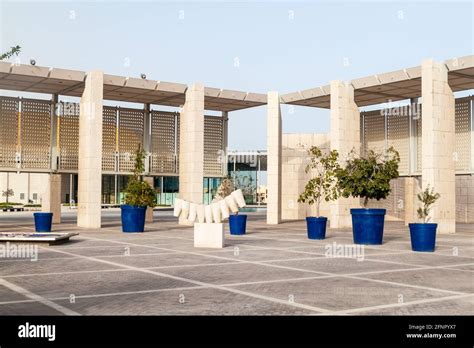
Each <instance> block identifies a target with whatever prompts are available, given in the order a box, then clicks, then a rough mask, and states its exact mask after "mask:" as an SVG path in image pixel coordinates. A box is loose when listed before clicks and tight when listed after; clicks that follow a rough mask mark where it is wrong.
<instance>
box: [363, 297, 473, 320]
mask: <svg viewBox="0 0 474 348" xmlns="http://www.w3.org/2000/svg"><path fill="white" fill-rule="evenodd" d="M473 313H474V297H470V298H462V299H453V300H444V301H437V302H429V303H420V304H413V305H407V306H401V307H394V308H381V309H374V310H371V311H364V312H360V313H355V314H359V315H435V316H440V315H453V314H454V315H472V314H473Z"/></svg>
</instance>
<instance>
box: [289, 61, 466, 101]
mask: <svg viewBox="0 0 474 348" xmlns="http://www.w3.org/2000/svg"><path fill="white" fill-rule="evenodd" d="M444 64H445V65H446V67H447V68H448V83H449V85H450V87H451V89H452V90H453V92H458V91H463V90H469V89H474V56H466V57H462V58H455V59H449V60H447V61H445V62H444ZM350 84H352V86H353V87H354V100H355V102H356V104H357V105H358V106H368V105H375V104H381V103H385V102H388V101H397V100H403V99H410V98H418V97H421V66H417V67H412V68H407V69H402V70H397V71H392V72H389V73H384V74H380V75H371V76H367V77H363V78H359V79H354V80H352V81H350ZM330 96H331V91H330V88H329V86H328V85H327V86H323V87H317V88H311V89H307V90H304V91H300V92H294V93H289V94H285V95H282V96H281V101H282V102H283V103H286V104H293V105H302V106H311V107H318V108H329V107H330Z"/></svg>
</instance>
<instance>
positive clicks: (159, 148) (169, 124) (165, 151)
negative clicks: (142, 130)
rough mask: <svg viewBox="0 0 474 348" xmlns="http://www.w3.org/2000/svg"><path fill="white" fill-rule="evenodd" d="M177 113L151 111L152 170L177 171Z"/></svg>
mask: <svg viewBox="0 0 474 348" xmlns="http://www.w3.org/2000/svg"><path fill="white" fill-rule="evenodd" d="M176 128H177V127H176V114H175V113H168V112H160V111H153V112H152V113H151V172H152V173H156V174H163V173H176V165H175V157H176V156H175V155H176V153H177V146H176V145H177V139H176V132H177V129H176Z"/></svg>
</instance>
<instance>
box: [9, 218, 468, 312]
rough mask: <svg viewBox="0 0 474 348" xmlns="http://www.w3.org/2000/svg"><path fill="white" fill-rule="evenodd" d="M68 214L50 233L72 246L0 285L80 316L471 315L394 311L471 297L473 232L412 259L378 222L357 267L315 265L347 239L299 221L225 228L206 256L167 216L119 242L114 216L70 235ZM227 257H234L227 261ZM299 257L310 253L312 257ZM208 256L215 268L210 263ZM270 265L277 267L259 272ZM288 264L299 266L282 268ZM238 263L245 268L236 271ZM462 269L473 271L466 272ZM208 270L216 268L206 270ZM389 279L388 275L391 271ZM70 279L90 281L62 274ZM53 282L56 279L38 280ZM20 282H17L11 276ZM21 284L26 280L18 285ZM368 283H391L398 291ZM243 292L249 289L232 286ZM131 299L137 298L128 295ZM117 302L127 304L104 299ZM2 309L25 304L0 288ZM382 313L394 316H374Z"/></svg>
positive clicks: (400, 227)
mask: <svg viewBox="0 0 474 348" xmlns="http://www.w3.org/2000/svg"><path fill="white" fill-rule="evenodd" d="M74 214H75V212H73V213H69V212H68V213H67V214H63V215H64V216H63V217H64V219H63V220H64V221H65V223H63V224H61V225H55V226H54V230H55V231H79V232H80V233H81V235H80V236H78V237H75V238H73V239H72V240H71V242H70V243H68V244H63V245H58V246H50V247H48V246H43V247H41V248H40V249H39V253H40V254H39V261H37V262H30V261H19V260H14V261H13V260H7V259H3V260H0V277H1V276H2V275H3V276H5V277H7V278H6V280H8V281H11V282H12V283H14V284H17V285H19V286H22V287H24V288H26V289H28V290H30V291H32V292H33V293H37V294H40V295H42V296H45V297H51V298H53V299H54V301H56V302H58V303H61V304H62V305H64V306H66V307H68V308H71V309H73V310H78V309H79V310H78V311H79V312H80V313H87V314H132V315H134V314H185V315H186V314H193V315H202V314H226V315H227V314H229V315H236V314H243V315H246V314H257V315H259V314H276V315H278V314H290V315H291V314H315V313H318V312H319V311H318V310H317V308H321V309H323V310H325V311H328V310H329V311H342V312H340V313H342V314H344V311H349V312H350V313H354V314H358V312H357V309H358V308H361V309H364V308H366V307H371V306H378V308H369V310H368V312H365V311H364V312H361V314H364V313H367V314H372V313H373V314H403V313H406V314H434V315H436V314H465V313H468V312H469V311H471V313H472V310H471V309H470V306H472V301H471V300H470V299H465V298H463V299H453V300H450V299H446V300H442V299H441V300H440V301H439V302H436V303H434V302H433V303H422V304H407V305H406V306H405V305H403V304H402V305H399V304H398V300H399V298H398V296H399V295H400V294H402V295H403V297H404V298H403V299H404V301H405V304H406V302H408V301H419V300H422V301H423V300H426V299H440V298H441V296H443V297H445V296H452V295H450V293H446V292H442V291H437V290H440V289H444V290H451V291H460V292H463V293H472V292H473V275H472V274H473V273H472V271H473V270H474V266H473V265H474V262H473V260H474V238H473V234H472V233H471V231H473V230H474V228H473V226H474V225H464V226H461V227H462V228H461V230H463V231H464V232H461V233H457V234H455V235H438V243H437V250H436V252H435V253H432V254H425V253H423V254H422V253H414V252H412V251H411V245H410V237H409V233H408V229H407V227H406V226H404V224H403V223H401V222H386V226H385V236H384V244H383V245H381V246H370V247H365V249H364V257H365V258H366V261H362V262H358V261H356V260H354V259H342V258H331V259H329V258H326V257H322V256H324V252H325V251H326V249H325V248H326V246H328V245H332V243H334V242H335V243H337V244H346V245H351V244H352V243H353V240H352V231H351V229H343V230H340V229H338V230H334V229H329V230H328V233H327V237H328V238H327V239H326V240H324V241H313V240H309V239H307V235H306V225H305V222H304V221H296V222H285V223H283V224H281V225H278V226H268V225H266V220H265V216H264V215H255V214H248V223H247V228H248V230H247V232H248V234H247V235H245V236H231V235H230V234H229V232H228V224H227V223H226V224H225V230H226V247H225V248H223V249H220V250H215V249H204V248H202V249H201V248H200V249H196V248H194V246H193V229H192V228H189V227H183V226H179V225H178V224H177V221H176V219H175V218H173V217H172V216H171V215H170V214H171V213H169V212H167V213H162V212H160V214H159V216H157V220H156V222H155V223H153V224H147V227H146V232H145V233H141V234H127V233H122V232H121V226H120V222H119V221H118V219H117V218H118V215H117V214H118V213H117V212H115V213H113V214H115V216H111V215H110V213H109V212H108V211H107V212H104V214H103V226H104V228H103V229H101V230H90V231H89V230H87V231H85V230H82V229H78V228H77V227H76V225H75V220H74V219H75V217H74ZM165 214H168V215H165ZM155 216H156V213H155ZM30 218H31V217H30ZM10 220H11V221H10ZM10 220H8V219H5V220H4V219H2V221H1V222H0V229H12V228H16V229H18V230H19V231H28V230H33V228H32V221H33V220H32V218H31V219H30V220H31V222H28V223H24V221H25V220H24V218H16V215H15V217H12V218H10ZM28 221H29V220H28ZM94 239H99V240H94ZM453 247H456V248H457V252H458V256H453ZM127 248H130V249H129V250H130V253H131V256H125V255H124V252H126V251H127V250H128V249H127ZM54 250H59V251H60V250H64V251H67V252H71V253H74V254H79V255H82V256H85V257H88V256H92V257H96V258H97V257H101V258H102V259H103V260H105V261H113V262H116V263H118V264H126V265H130V266H133V267H137V268H143V267H153V266H157V267H158V268H153V271H155V272H161V273H166V274H170V275H174V276H177V277H184V278H188V279H193V280H195V281H201V282H205V283H209V284H235V285H233V286H232V288H235V289H238V290H244V291H250V293H251V294H254V295H255V296H264V297H262V298H255V297H251V296H247V295H242V294H235V293H231V292H229V291H224V290H218V289H212V288H205V289H202V288H198V287H196V285H195V284H194V283H192V282H189V281H180V280H173V279H170V278H168V277H161V276H158V275H153V274H147V273H144V272H140V271H139V270H138V269H137V270H136V271H135V270H133V271H132V270H124V269H123V268H120V267H115V266H113V265H108V264H104V263H101V262H99V261H94V260H88V259H84V258H81V257H78V258H72V257H70V256H69V255H65V254H61V253H59V252H55V251H54ZM236 250H238V252H239V255H235V252H236ZM180 252H181V253H180ZM183 252H184V253H183ZM308 253H314V255H312V254H308ZM396 253H398V254H396ZM139 254H150V255H139ZM212 256H214V257H212ZM216 256H217V257H221V258H220V259H219V258H216ZM318 257H319V258H318ZM227 258H228V259H229V260H227ZM276 259H278V260H284V261H275V262H266V261H270V260H276ZM293 259H299V260H297V261H291V260H293ZM369 260H371V261H369ZM239 261H244V262H242V263H239ZM382 261H390V262H398V263H401V264H396V263H387V262H382ZM459 261H462V263H469V265H467V266H455V265H456V264H458V263H461V262H459ZM254 262H258V263H259V264H255V263H254ZM471 262H472V264H473V265H470V263H471ZM209 263H213V264H218V265H214V266H210V265H206V264H209ZM409 263H413V264H419V265H424V266H425V267H426V266H442V267H445V268H436V269H423V268H420V269H419V270H418V269H417V270H415V271H407V270H403V269H406V268H413V266H411V265H407V264H409ZM203 265H206V266H203ZM277 265H279V266H284V267H290V268H295V270H292V269H284V268H277V267H275V266H277ZM173 266H176V267H173ZM159 267H171V268H159ZM448 267H449V268H448ZM395 269H397V271H394V270H395ZM401 269H402V270H401ZM107 270H113V271H107ZM79 271H91V272H90V273H74V274H65V273H64V272H79ZM54 272H59V273H62V274H60V275H48V276H47V275H39V274H41V273H54ZM324 272H329V273H330V274H331V275H333V276H331V277H328V276H327V275H325V274H327V273H324ZM363 272H382V273H377V274H376V273H373V274H367V275H358V276H357V277H358V278H359V277H360V278H363V280H362V279H355V278H350V276H349V277H340V276H338V275H343V274H352V273H363ZM19 274H23V275H25V276H24V277H20V276H16V277H14V276H13V275H19ZM27 274H34V275H35V276H27ZM9 275H10V276H9ZM317 277H322V278H320V279H311V280H304V281H303V280H301V278H317ZM297 279H299V280H297ZM369 279H372V281H371V280H369ZM375 280H382V281H388V282H395V283H400V285H397V284H390V283H383V282H376V281H375ZM252 282H253V283H254V284H247V285H237V284H241V283H252ZM408 285H412V286H414V287H409V286H408ZM416 286H418V287H428V288H430V289H423V288H417V287H416ZM183 287H185V288H188V287H194V289H192V290H186V289H178V288H183ZM137 291H138V292H141V293H136V292H137ZM117 292H131V293H132V294H128V295H125V294H122V295H116V296H112V294H113V293H117ZM134 292H135V293H134ZM289 292H291V294H292V295H293V297H294V300H295V302H296V303H301V304H303V305H304V306H313V307H312V308H313V311H311V310H308V308H306V309H305V308H298V307H295V306H294V305H289V304H288V303H287V302H288V300H289V298H288V296H289V295H291V294H289ZM72 293H74V294H75V295H76V296H81V295H85V296H86V298H84V297H79V301H76V304H71V303H69V301H68V300H66V299H65V300H61V299H58V298H61V297H65V298H68V296H69V295H70V294H72ZM181 293H184V294H185V297H186V301H185V303H184V304H180V303H179V295H180V294H181ZM98 294H104V296H97V295H98ZM265 296H266V297H265ZM5 299H11V300H13V301H16V300H18V299H19V300H24V299H25V297H23V295H21V294H16V293H14V292H9V291H6V290H5V289H3V292H2V288H1V287H0V302H1V301H2V300H3V301H5ZM272 299H273V300H272ZM275 299H278V300H279V301H284V303H285V304H281V303H278V302H275ZM127 301H128V302H127ZM389 304H390V305H393V306H395V307H393V308H382V307H383V306H385V305H389ZM71 306H75V307H74V308H73V307H71ZM437 308H438V309H437ZM466 308H467V309H466ZM364 310H365V309H364ZM2 313H6V314H12V313H13V314H40V315H42V314H59V313H57V312H56V311H55V310H54V309H50V308H49V307H47V306H45V305H42V304H40V303H37V302H25V303H16V304H9V305H6V304H5V305H0V315H1V314H2ZM326 314H327V313H326Z"/></svg>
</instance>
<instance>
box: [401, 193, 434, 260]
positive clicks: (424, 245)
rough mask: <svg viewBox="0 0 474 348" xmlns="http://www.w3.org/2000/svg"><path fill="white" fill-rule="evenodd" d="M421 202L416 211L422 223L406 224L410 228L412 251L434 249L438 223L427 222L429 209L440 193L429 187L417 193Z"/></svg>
mask: <svg viewBox="0 0 474 348" xmlns="http://www.w3.org/2000/svg"><path fill="white" fill-rule="evenodd" d="M417 197H418V200H419V201H420V203H421V204H422V206H421V207H419V208H418V210H417V211H416V212H417V214H418V218H419V219H420V220H421V221H422V223H411V224H408V227H409V228H410V238H411V248H412V250H413V251H434V250H435V245H436V229H437V227H438V224H436V223H429V221H430V211H431V209H432V206H433V204H434V203H435V202H436V201H437V200H438V199H439V197H440V194H439V193H436V192H435V191H434V188H432V189H431V190H430V187H429V186H428V187H426V189H425V190H424V191H423V192H421V193H419V194H418V195H417Z"/></svg>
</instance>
